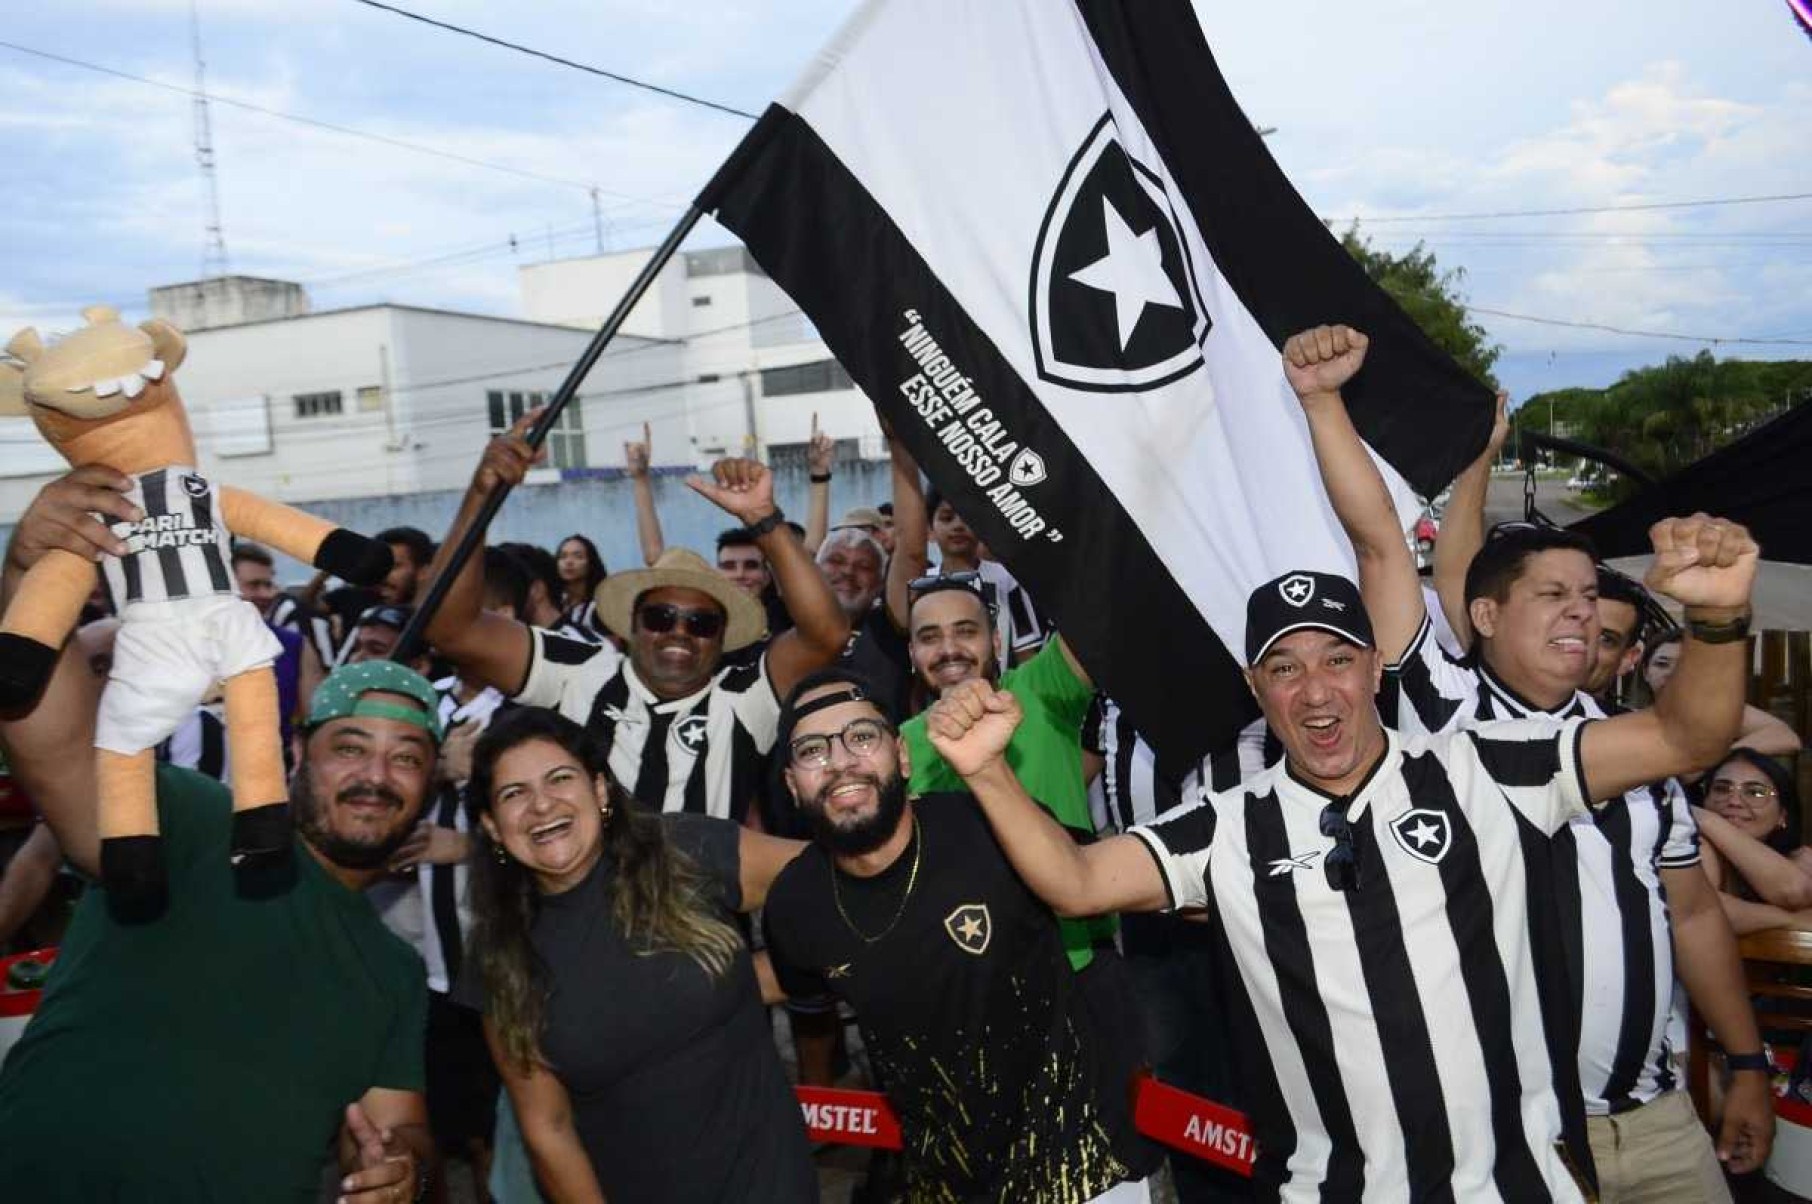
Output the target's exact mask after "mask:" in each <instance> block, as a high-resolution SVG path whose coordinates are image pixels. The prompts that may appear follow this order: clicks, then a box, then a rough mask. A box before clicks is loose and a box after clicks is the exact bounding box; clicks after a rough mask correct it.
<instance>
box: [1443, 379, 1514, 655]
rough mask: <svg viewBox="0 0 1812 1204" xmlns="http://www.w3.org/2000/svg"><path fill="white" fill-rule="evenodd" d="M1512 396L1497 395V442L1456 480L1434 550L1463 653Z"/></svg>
mask: <svg viewBox="0 0 1812 1204" xmlns="http://www.w3.org/2000/svg"><path fill="white" fill-rule="evenodd" d="M1509 405H1510V394H1508V393H1506V392H1504V391H1503V390H1502V389H1499V390H1498V393H1497V418H1496V419H1495V420H1494V421H1493V422H1492V424H1491V438H1490V439H1489V440H1487V441H1486V443H1485V450H1484V451H1483V452H1481V453H1480V454H1479V458H1478V459H1476V460H1474V461H1473V462H1472V463H1471V464H1468V465H1467V466H1466V469H1465V471H1464V472H1462V473H1460V475H1459V476H1457V477H1455V478H1454V482H1453V494H1452V495H1451V496H1450V497H1449V498H1448V499H1447V512H1446V513H1445V514H1443V515H1442V516H1441V534H1440V537H1439V538H1438V539H1436V540H1435V546H1434V573H1433V577H1434V587H1435V593H1437V594H1439V595H1440V598H1441V613H1442V614H1444V615H1446V616H1447V626H1448V627H1450V628H1451V629H1452V630H1453V636H1454V639H1456V640H1458V641H1459V643H1460V647H1462V648H1470V647H1472V615H1471V614H1470V613H1469V612H1468V611H1467V609H1466V570H1467V568H1469V567H1470V566H1471V564H1472V558H1473V557H1474V556H1476V555H1478V551H1479V549H1480V548H1482V547H1484V546H1485V498H1486V495H1487V494H1489V493H1490V490H1491V466H1492V465H1493V464H1495V463H1497V454H1498V453H1499V452H1500V451H1502V450H1503V449H1504V440H1505V438H1507V437H1508V436H1509V434H1510V415H1509Z"/></svg>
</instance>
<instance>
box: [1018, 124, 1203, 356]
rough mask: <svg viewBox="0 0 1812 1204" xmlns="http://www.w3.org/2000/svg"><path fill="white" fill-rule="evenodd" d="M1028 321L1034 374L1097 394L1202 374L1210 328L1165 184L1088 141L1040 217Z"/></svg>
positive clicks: (1100, 133) (1110, 134)
mask: <svg viewBox="0 0 1812 1204" xmlns="http://www.w3.org/2000/svg"><path fill="white" fill-rule="evenodd" d="M1033 260H1034V262H1033V265H1032V289H1031V309H1030V315H1029V316H1030V319H1031V325H1032V344H1033V349H1034V353H1035V355H1036V356H1037V360H1038V373H1039V375H1040V376H1042V377H1043V378H1044V379H1046V380H1048V381H1052V382H1055V383H1057V384H1062V385H1069V386H1071V387H1073V388H1078V389H1089V390H1094V391H1099V392H1136V391H1142V390H1145V389H1154V388H1158V387H1159V386H1162V385H1166V384H1169V383H1170V382H1171V381H1174V380H1176V379H1178V378H1179V377H1182V376H1186V375H1188V374H1189V373H1190V372H1193V371H1195V370H1196V369H1197V368H1199V367H1201V366H1202V341H1203V340H1204V339H1206V338H1207V336H1208V329H1209V327H1210V325H1211V323H1210V321H1209V318H1208V310H1207V307H1206V306H1205V305H1204V304H1203V303H1202V296H1201V290H1200V288H1199V287H1198V286H1197V284H1196V280H1195V266H1194V264H1193V262H1192V261H1191V258H1190V253H1189V246H1188V242H1187V240H1186V239H1185V238H1184V237H1183V234H1182V226H1181V224H1180V223H1179V221H1178V219H1177V215H1176V212H1175V210H1174V209H1173V208H1172V205H1171V201H1170V197H1169V195H1168V194H1167V193H1166V192H1165V189H1164V182H1163V179H1162V178H1161V177H1160V176H1159V175H1158V174H1157V173H1156V172H1155V171H1153V170H1151V168H1149V167H1147V166H1146V165H1145V164H1143V163H1140V162H1139V161H1138V160H1136V159H1134V158H1133V157H1132V156H1131V155H1129V154H1128V153H1127V151H1126V148H1125V147H1124V146H1123V145H1122V144H1121V142H1120V137H1119V131H1118V130H1117V129H1116V128H1115V126H1114V122H1113V119H1112V117H1111V116H1104V117H1102V118H1101V120H1100V121H1099V122H1098V123H1096V125H1095V127H1094V129H1093V130H1091V131H1090V132H1089V136H1088V138H1087V139H1086V140H1085V141H1084V143H1083V145H1082V148H1081V149H1080V150H1078V151H1077V152H1076V154H1075V156H1074V157H1073V158H1072V159H1071V160H1070V163H1069V166H1068V168H1067V169H1066V170H1065V172H1064V174H1063V179H1062V180H1061V181H1060V182H1059V183H1058V186H1057V192H1056V195H1055V196H1053V197H1052V199H1051V203H1050V206H1049V208H1048V209H1047V210H1046V212H1045V218H1044V225H1043V227H1042V228H1041V229H1040V230H1039V233H1038V244H1037V249H1036V251H1035V252H1034V255H1033Z"/></svg>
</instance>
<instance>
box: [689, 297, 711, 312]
mask: <svg viewBox="0 0 1812 1204" xmlns="http://www.w3.org/2000/svg"><path fill="white" fill-rule="evenodd" d="M709 304H711V298H709V297H694V298H692V308H693V309H703V308H705V307H706V306H707V305H709Z"/></svg>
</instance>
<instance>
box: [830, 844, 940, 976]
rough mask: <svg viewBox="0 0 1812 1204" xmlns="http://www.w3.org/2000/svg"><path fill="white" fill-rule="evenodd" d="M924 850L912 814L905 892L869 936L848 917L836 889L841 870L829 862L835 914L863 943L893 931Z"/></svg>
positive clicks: (873, 940) (839, 893)
mask: <svg viewBox="0 0 1812 1204" xmlns="http://www.w3.org/2000/svg"><path fill="white" fill-rule="evenodd" d="M924 851H925V846H924V843H923V842H921V841H920V840H919V817H918V816H917V815H916V814H914V815H913V817H912V868H911V869H910V870H908V871H907V873H906V892H905V893H904V894H902V895H901V896H900V905H899V907H897V908H895V909H894V913H893V919H891V920H889V921H887V927H885V928H883V929H881V931H879V932H877V933H875V934H874V935H873V936H869V935H868V934H867V933H866V932H863V931H862V930H861V929H860V928H857V927H856V922H855V921H854V920H852V919H850V918H849V912H847V911H845V910H844V908H843V895H842V894H841V892H839V891H838V890H837V879H838V878H839V877H841V876H842V871H841V870H839V869H838V868H837V865H836V862H834V861H833V862H832V863H831V901H832V902H834V903H835V904H836V905H837V914H838V915H840V916H842V917H843V923H844V925H845V926H846V927H848V929H849V930H850V931H851V932H853V933H855V934H856V936H857V938H858V939H860V940H861V941H862V943H863V944H865V945H872V944H874V943H875V942H876V941H878V940H880V939H881V938H883V937H885V936H886V935H887V934H888V933H890V932H892V931H893V929H894V925H896V924H898V923H899V922H900V917H901V916H903V915H905V914H906V901H907V900H908V899H910V898H912V888H913V887H914V886H916V885H918V881H919V855H920V854H921V853H923V852H924Z"/></svg>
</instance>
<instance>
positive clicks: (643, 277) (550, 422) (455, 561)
mask: <svg viewBox="0 0 1812 1204" xmlns="http://www.w3.org/2000/svg"><path fill="white" fill-rule="evenodd" d="M703 216H704V212H703V211H702V210H700V209H699V208H698V207H697V206H696V205H688V206H687V207H686V212H685V213H684V214H682V215H681V217H680V219H679V221H678V222H676V223H675V224H674V227H673V229H672V230H670V231H668V232H667V237H666V238H665V239H663V240H662V241H661V245H660V246H659V247H657V248H655V252H654V255H653V256H652V257H650V258H649V260H648V262H647V263H646V264H644V265H643V266H642V270H641V271H640V272H638V273H637V274H636V278H635V279H634V280H633V281H631V282H630V285H629V288H628V291H626V292H625V293H624V294H623V297H622V300H620V301H618V302H617V304H616V308H615V309H613V310H611V311H610V316H609V317H607V318H605V319H604V325H602V326H600V327H599V328H598V333H597V334H595V335H593V336H592V339H591V342H590V343H588V344H587V345H586V347H585V352H584V354H582V355H580V356H579V361H578V363H576V364H574V365H573V366H572V370H571V371H569V372H568V373H567V374H566V379H565V380H563V381H561V382H560V388H559V390H558V391H556V392H555V393H554V397H553V400H552V401H550V402H548V404H547V409H546V410H545V411H544V412H543V413H542V415H541V417H540V418H538V419H536V420H535V423H534V425H533V426H531V427H529V430H528V434H527V435H526V436H525V438H527V440H528V445H529V446H530V447H531V448H534V449H535V450H537V451H539V450H540V449H541V445H542V444H543V443H545V442H547V435H548V432H549V431H551V430H553V429H554V424H555V423H557V422H559V421H560V415H561V413H562V412H563V411H564V410H565V409H566V407H567V405H568V403H570V402H571V401H572V399H573V398H574V396H576V395H577V394H578V392H579V386H580V385H582V384H584V383H585V378H586V376H587V375H589V374H590V372H591V370H592V366H593V365H595V364H596V363H597V362H598V357H599V356H601V355H603V354H604V349H605V348H606V347H608V346H610V342H611V340H612V339H614V338H616V337H617V332H618V331H619V330H621V329H622V328H623V323H624V322H625V321H627V320H628V318H629V311H630V310H632V309H634V308H635V305H636V302H638V301H640V300H641V299H642V295H643V294H644V293H646V292H647V291H648V287H649V286H650V285H651V284H653V283H654V278H655V276H657V275H658V274H659V273H660V270H661V269H662V268H663V267H665V266H667V261H668V260H670V259H672V258H673V254H674V252H675V251H678V250H679V245H680V243H682V242H684V241H685V239H686V236H687V235H688V234H690V233H692V228H693V227H694V226H696V225H697V224H698V220H699V218H701V217H703ZM509 494H510V486H509V485H508V484H503V485H499V486H498V487H497V488H496V489H494V490H492V491H491V494H490V496H489V497H487V498H485V500H484V505H483V506H481V507H480V508H479V511H478V514H477V515H476V516H474V518H473V519H472V521H471V522H469V523H467V524H466V526H465V528H464V529H463V530H461V531H460V533H459V542H458V543H457V544H455V545H454V548H453V554H452V555H451V556H449V557H448V558H447V562H446V566H445V567H444V568H442V569H441V571H440V572H439V573H438V574H437V575H436V576H435V578H434V580H433V581H432V582H430V583H429V585H428V593H427V595H426V596H425V597H424V598H422V600H421V602H420V603H418V604H417V605H416V608H415V613H414V614H413V615H411V616H410V618H409V625H408V626H407V627H405V628H403V634H402V635H401V636H400V637H399V638H398V639H397V641H396V649H395V651H393V652H392V653H391V659H393V660H398V661H408V660H412V659H413V658H414V657H415V656H416V655H417V654H418V653H419V652H420V651H421V649H422V646H423V644H424V642H425V639H424V637H425V634H426V632H427V630H428V624H429V623H430V622H432V621H433V619H434V615H435V613H436V612H437V611H439V610H440V608H441V604H442V603H444V602H445V601H446V600H447V595H448V594H449V593H450V592H452V589H453V582H454V581H456V580H458V579H459V572H460V570H461V569H462V568H464V567H465V563H466V561H468V560H470V559H471V558H472V554H473V553H474V552H476V551H477V550H478V546H479V545H480V544H481V543H483V542H484V534H485V529H486V528H487V527H489V526H490V525H491V520H492V519H494V518H496V517H497V511H498V509H499V508H501V507H502V505H503V500H504V499H505V498H506V497H508V496H509Z"/></svg>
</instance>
